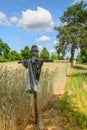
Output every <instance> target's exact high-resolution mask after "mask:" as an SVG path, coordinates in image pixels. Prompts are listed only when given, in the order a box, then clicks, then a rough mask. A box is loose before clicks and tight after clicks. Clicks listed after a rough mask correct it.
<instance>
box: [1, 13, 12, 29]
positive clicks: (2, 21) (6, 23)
mask: <svg viewBox="0 0 87 130" xmlns="http://www.w3.org/2000/svg"><path fill="white" fill-rule="evenodd" d="M0 25H5V26H11V24H10V22H9V20H8V19H7V16H6V15H5V14H4V13H2V12H0Z"/></svg>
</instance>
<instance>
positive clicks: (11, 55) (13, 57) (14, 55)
mask: <svg viewBox="0 0 87 130" xmlns="http://www.w3.org/2000/svg"><path fill="white" fill-rule="evenodd" d="M9 60H10V61H16V60H22V56H21V54H20V53H18V52H16V51H15V50H13V51H11V52H10V53H9Z"/></svg>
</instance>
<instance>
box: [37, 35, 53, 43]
mask: <svg viewBox="0 0 87 130" xmlns="http://www.w3.org/2000/svg"><path fill="white" fill-rule="evenodd" d="M50 40H51V38H50V37H48V36H42V37H39V38H37V39H36V42H49V41H50Z"/></svg>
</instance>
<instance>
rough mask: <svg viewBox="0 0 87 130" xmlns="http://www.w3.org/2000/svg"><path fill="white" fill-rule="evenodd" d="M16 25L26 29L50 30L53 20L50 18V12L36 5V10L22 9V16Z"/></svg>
mask: <svg viewBox="0 0 87 130" xmlns="http://www.w3.org/2000/svg"><path fill="white" fill-rule="evenodd" d="M18 26H19V27H22V28H24V29H26V30H28V31H30V30H36V31H41V30H45V31H50V30H52V29H53V26H54V22H53V20H52V15H51V13H50V12H49V11H48V10H46V9H44V8H41V7H37V10H30V9H28V10H26V11H22V17H21V19H19V22H18Z"/></svg>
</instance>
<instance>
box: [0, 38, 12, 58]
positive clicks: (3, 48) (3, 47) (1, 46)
mask: <svg viewBox="0 0 87 130" xmlns="http://www.w3.org/2000/svg"><path fill="white" fill-rule="evenodd" d="M9 52H10V47H9V46H8V44H7V43H4V42H3V41H2V40H1V39H0V54H1V55H2V56H3V58H6V59H8V58H9V57H8V55H9Z"/></svg>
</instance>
